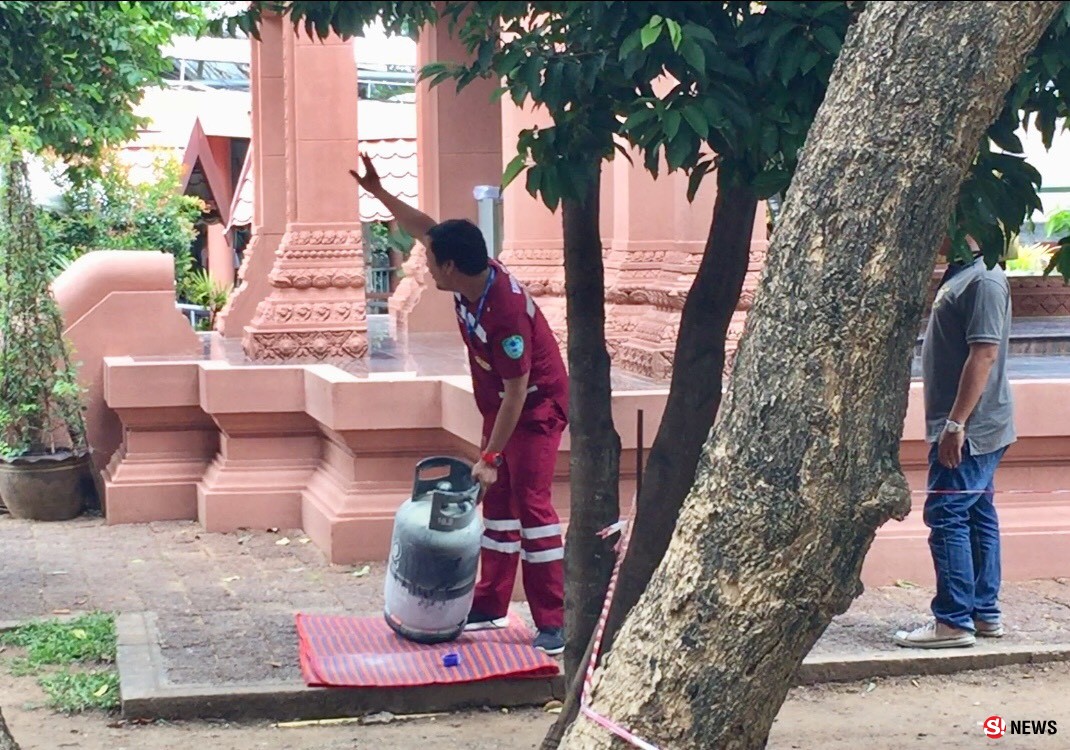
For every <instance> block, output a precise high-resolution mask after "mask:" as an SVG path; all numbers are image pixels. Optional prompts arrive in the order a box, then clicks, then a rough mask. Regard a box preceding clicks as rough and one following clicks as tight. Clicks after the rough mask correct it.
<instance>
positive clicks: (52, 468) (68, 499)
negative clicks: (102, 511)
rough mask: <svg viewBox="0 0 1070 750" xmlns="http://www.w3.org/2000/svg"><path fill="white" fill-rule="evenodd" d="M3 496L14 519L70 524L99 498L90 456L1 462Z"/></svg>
mask: <svg viewBox="0 0 1070 750" xmlns="http://www.w3.org/2000/svg"><path fill="white" fill-rule="evenodd" d="M0 496H2V497H3V498H4V503H5V504H6V505H7V509H8V511H9V512H10V513H11V516H12V517H13V518H21V519H24V520H28V521H68V520H70V519H72V518H74V517H76V516H78V515H79V514H81V512H82V510H83V509H84V508H85V507H86V506H87V505H88V504H90V503H91V502H92V501H93V499H94V498H95V497H96V488H95V487H94V485H93V477H92V473H91V472H90V470H89V454H83V455H72V454H70V453H65V454H58V455H53V454H47V455H37V456H21V457H19V458H17V459H14V460H10V461H9V460H0Z"/></svg>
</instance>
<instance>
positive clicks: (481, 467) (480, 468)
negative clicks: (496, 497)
mask: <svg viewBox="0 0 1070 750" xmlns="http://www.w3.org/2000/svg"><path fill="white" fill-rule="evenodd" d="M472 478H473V479H475V480H476V481H477V482H479V483H480V484H481V485H483V489H486V488H488V487H490V486H491V485H493V484H495V483H496V482H497V481H498V469H497V468H495V467H493V466H491V465H490V464H488V463H487V462H486V461H484V460H482V459H480V460H479V462H478V463H477V464H476V465H475V466H473V467H472Z"/></svg>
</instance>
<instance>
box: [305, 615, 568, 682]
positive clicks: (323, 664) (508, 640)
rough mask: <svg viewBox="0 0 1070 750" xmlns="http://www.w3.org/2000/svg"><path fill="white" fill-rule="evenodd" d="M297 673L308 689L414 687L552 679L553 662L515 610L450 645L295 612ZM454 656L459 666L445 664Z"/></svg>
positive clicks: (356, 620)
mask: <svg viewBox="0 0 1070 750" xmlns="http://www.w3.org/2000/svg"><path fill="white" fill-rule="evenodd" d="M296 617H297V636H298V640H299V647H300V655H301V675H302V677H304V679H305V684H306V685H308V686H309V687H382V688H387V687H392V688H396V687H417V686H422V685H446V684H454V683H459V682H478V681H481V680H493V679H503V678H510V677H512V678H517V677H553V676H554V675H556V674H557V673H558V667H557V662H556V661H555V660H554V659H552V658H551V657H549V656H547V655H546V654H544V653H542V652H541V651H536V650H535V649H534V648H533V647H532V645H531V641H532V638H533V637H534V636H533V634H532V633H531V631H530V630H529V629H528V627H527V626H526V625H525V624H524V622H523V621H522V620H520V618H519V617H517V616H516V615H515V614H510V615H509V626H508V627H506V628H502V629H499V630H482V631H477V632H474V633H464V634H462V635H461V636H460V638H458V639H457V640H456V641H453V642H451V643H439V644H435V645H421V644H418V643H412V642H411V641H407V640H405V639H404V638H402V637H400V636H399V635H397V634H396V633H395V632H394V631H393V630H391V629H390V626H389V625H387V624H386V621H385V620H384V619H383V617H382V616H381V615H380V616H378V617H339V616H336V615H306V614H298V615H297V616H296ZM447 654H457V656H458V657H459V658H458V662H459V663H458V664H457V665H456V666H451V667H447V666H445V665H444V664H443V660H444V657H445V656H446V655H447Z"/></svg>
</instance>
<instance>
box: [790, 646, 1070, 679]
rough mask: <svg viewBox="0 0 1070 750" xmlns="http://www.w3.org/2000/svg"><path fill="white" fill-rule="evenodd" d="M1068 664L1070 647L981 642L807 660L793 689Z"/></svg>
mask: <svg viewBox="0 0 1070 750" xmlns="http://www.w3.org/2000/svg"><path fill="white" fill-rule="evenodd" d="M1058 661H1070V643H1066V644H1056V645H1046V646H1042V645H1035V644H1034V645H1008V644H1005V643H998V644H997V643H991V644H990V643H987V642H982V643H979V644H977V645H975V646H973V647H970V648H949V649H934V650H924V649H905V648H904V649H901V650H899V651H881V652H870V653H865V654H851V655H846V654H829V655H824V654H823V655H820V656H807V657H806V658H805V659H803V663H802V666H801V667H800V668H799V671H798V672H797V673H796V676H795V684H797V685H816V684H819V683H823V682H854V681H856V680H865V679H870V678H873V677H905V676H912V677H913V676H922V675H935V674H953V673H955V672H968V671H972V670H979V669H993V668H995V667H1006V666H1010V665H1014V664H1044V663H1049V662H1058Z"/></svg>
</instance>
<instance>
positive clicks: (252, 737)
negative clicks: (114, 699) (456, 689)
mask: <svg viewBox="0 0 1070 750" xmlns="http://www.w3.org/2000/svg"><path fill="white" fill-rule="evenodd" d="M1068 696H1070V664H1052V665H1046V666H1029V667H1008V668H1004V669H999V670H991V671H981V672H969V673H963V674H959V675H954V676H950V677H922V678H915V679H910V678H895V679H888V680H875V681H872V682H861V683H849V684H842V685H825V686H818V687H810V688H799V689H795V690H793V691H792V692H791V694H790V695H789V697H788V701H787V703H785V705H784V708H783V709H782V710H781V712H780V715H779V717H778V719H777V722H776V725H775V727H774V729H773V734H772V737H771V738H770V743H769V747H770V748H772V750H858V749H859V748H865V750H904V749H906V750H930V749H931V750H948V749H949V748H964V749H967V750H968V748H975V747H978V748H979V747H986V746H988V743H989V742H990V741H991V740H988V739H986V738H985V737H984V735H983V734H982V732H981V722H982V721H983V720H984V719H986V718H988V717H989V716H992V715H999V716H1002V717H1003V719H1004V720H1005V721H1007V722H1008V723H1009V722H1010V720H1012V719H1035V720H1043V721H1049V720H1055V721H1057V722H1058V725H1057V726H1058V730H1059V733H1058V734H1056V735H1054V736H1052V735H1041V736H1011V735H1007V736H1005V737H1004V738H1003V739H1002V740H1000V742H1001V744H1000V745H997V747H1000V748H1041V749H1043V748H1050V749H1051V750H1065V748H1070V698H1068ZM41 701H42V695H41V693H40V691H39V690H38V689H37V686H36V684H35V683H34V682H33V680H32V679H30V678H14V677H10V676H7V675H4V676H2V677H0V706H3V709H4V714H5V716H6V717H7V719H8V723H9V724H10V725H11V728H12V731H13V732H14V733H15V737H16V739H17V740H18V741H19V742H20V743H21V745H22V748H23V750H58V749H59V748H79V749H80V750H173V749H174V748H198V747H200V748H211V749H212V750H253V749H254V748H272V750H343V749H345V750H354V749H358V750H359V749H362V748H369V749H370V748H375V750H413V749H414V748H419V750H458V749H460V750H499V749H501V750H505V749H506V748H508V749H509V750H513V749H514V748H515V749H516V750H521V749H525V750H526V749H527V748H534V747H537V745H538V742H539V741H540V740H541V738H542V736H543V733H544V732H545V730H546V728H547V727H548V726H549V725H550V723H551V722H552V720H553V718H554V717H553V716H551V715H550V714H547V713H545V712H543V711H541V710H524V711H511V712H509V713H502V712H498V711H493V712H492V711H476V712H472V713H466V714H451V715H448V716H442V717H438V718H435V719H422V720H414V721H394V722H392V723H388V724H379V725H367V726H365V725H356V724H350V725H344V726H329V727H323V726H320V727H305V728H296V729H286V728H278V727H275V726H273V725H271V724H269V723H255V724H226V723H211V722H182V723H163V722H161V723H156V724H150V725H144V726H132V725H121V724H120V723H119V722H118V721H117V717H115V716H108V715H105V714H101V713H96V714H86V715H81V716H63V715H58V714H55V713H53V712H52V711H50V710H48V709H46V708H41V707H40V704H41ZM665 750H668V749H667V748H666V749H665Z"/></svg>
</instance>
